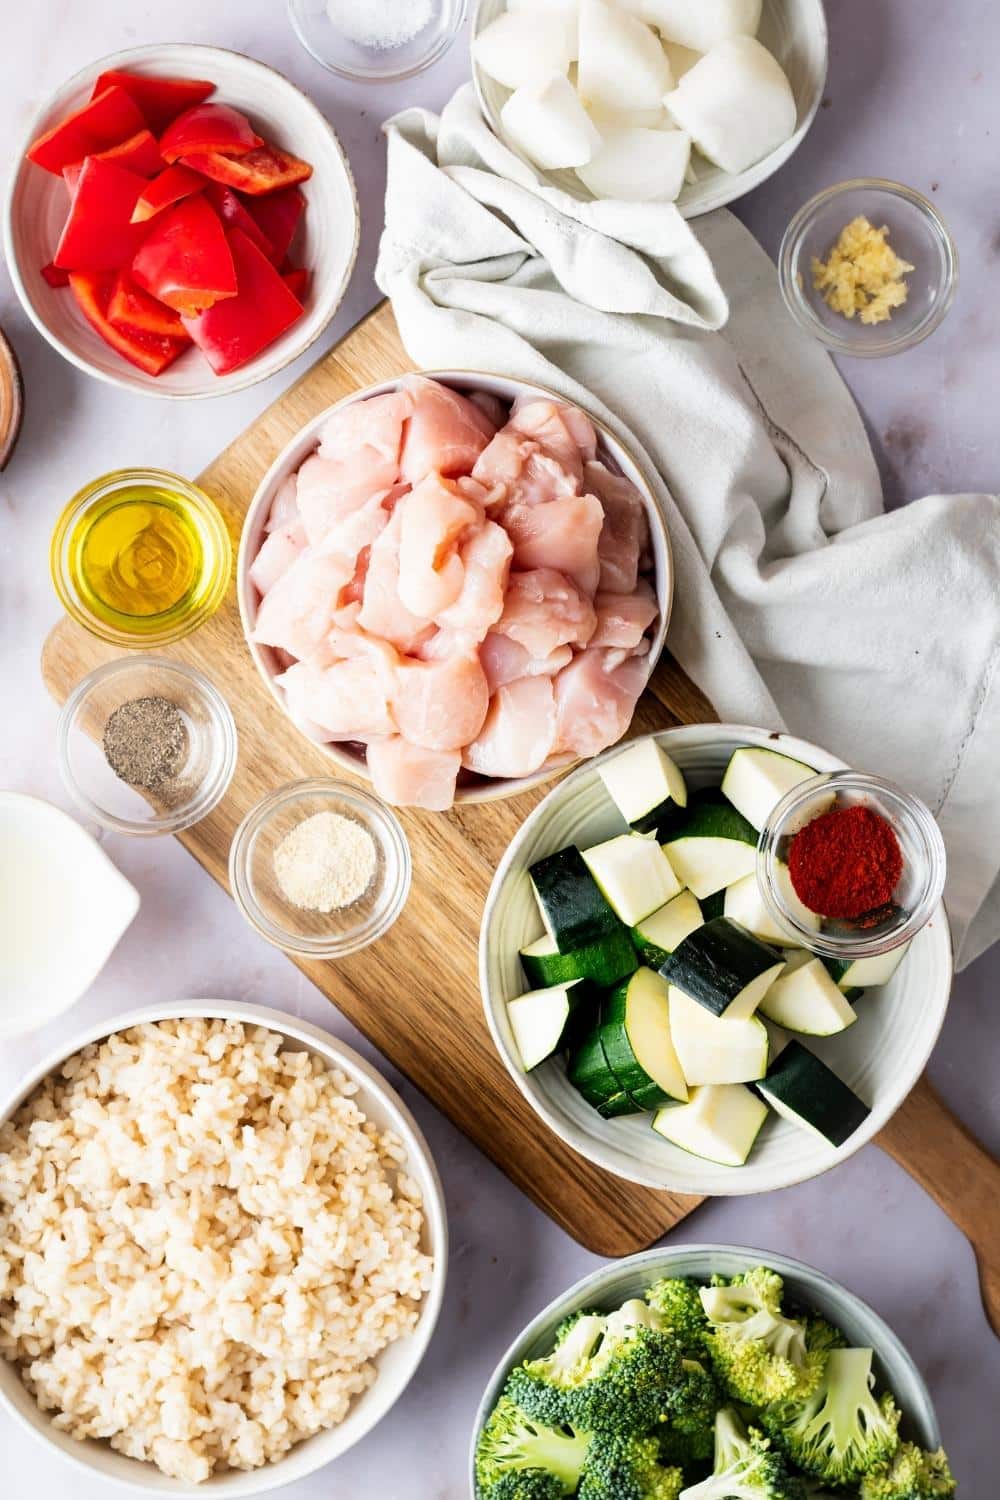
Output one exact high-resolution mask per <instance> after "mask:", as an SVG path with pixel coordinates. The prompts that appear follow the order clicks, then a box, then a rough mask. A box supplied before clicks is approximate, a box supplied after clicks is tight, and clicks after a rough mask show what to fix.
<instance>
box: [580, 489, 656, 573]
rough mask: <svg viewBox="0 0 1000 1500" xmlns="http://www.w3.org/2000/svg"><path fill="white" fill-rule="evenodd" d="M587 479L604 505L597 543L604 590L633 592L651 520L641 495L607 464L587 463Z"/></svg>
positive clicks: (647, 540) (593, 491)
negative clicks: (606, 465)
mask: <svg viewBox="0 0 1000 1500" xmlns="http://www.w3.org/2000/svg"><path fill="white" fill-rule="evenodd" d="M584 482H585V484H586V487H587V489H588V490H590V491H591V492H592V493H593V494H595V495H596V496H597V498H598V500H600V502H601V504H602V505H603V507H604V527H603V529H602V531H601V535H600V540H599V541H598V544H597V554H598V557H599V558H600V560H601V582H600V585H599V587H600V589H601V592H602V593H608V594H631V593H632V592H633V590H634V589H635V585H636V580H637V578H638V576H639V561H640V557H641V555H642V553H643V552H644V551H645V550H646V548H647V546H648V544H649V522H648V520H647V519H646V507H645V505H644V504H643V499H642V496H641V495H640V493H639V491H638V490H637V489H636V487H635V485H634V484H633V483H632V482H631V480H629V479H626V478H625V477H624V475H622V474H613V473H612V472H611V470H610V469H607V468H605V466H604V464H596V463H589V464H587V467H586V471H585V474H584Z"/></svg>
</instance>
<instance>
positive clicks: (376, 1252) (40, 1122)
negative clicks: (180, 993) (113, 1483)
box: [0, 1020, 432, 1482]
mask: <svg viewBox="0 0 1000 1500" xmlns="http://www.w3.org/2000/svg"><path fill="white" fill-rule="evenodd" d="M356 1091H357V1089H356V1085H355V1084H353V1083H352V1082H351V1081H350V1079H348V1078H347V1077H345V1075H344V1074H342V1073H340V1072H338V1071H336V1070H334V1069H331V1068H329V1067H328V1066H327V1065H326V1064H325V1063H324V1062H323V1061H322V1060H321V1059H320V1058H317V1057H314V1056H313V1055H312V1054H310V1053H308V1052H303V1051H292V1050H290V1049H289V1048H288V1046H287V1045H286V1044H285V1042H284V1039H283V1038H282V1037H280V1036H277V1035H275V1033H273V1032H271V1031H267V1030H265V1029H263V1028H260V1027H246V1028H245V1027H244V1026H243V1025H242V1024H241V1023H240V1022H238V1021H219V1020H211V1021H206V1020H183V1021H161V1022H159V1023H157V1024H155V1025H145V1026H136V1027H134V1028H132V1029H131V1030H129V1031H123V1032H119V1033H118V1034H116V1035H114V1036H110V1037H108V1038H106V1040H104V1041H102V1042H99V1043H95V1044H92V1045H91V1046H89V1047H85V1048H84V1049H83V1051H82V1052H79V1053H77V1054H76V1055H75V1056H73V1057H71V1058H70V1059H69V1060H68V1061H67V1062H66V1063H64V1064H63V1066H62V1067H61V1068H60V1069H59V1071H58V1072H57V1073H55V1074H52V1075H50V1076H49V1077H48V1078H47V1079H46V1080H45V1082H44V1083H43V1084H42V1085H41V1087H40V1088H39V1089H38V1090H37V1091H36V1092H35V1093H34V1094H33V1095H32V1097H31V1098H30V1099H29V1100H28V1101H27V1102H26V1103H25V1104H24V1105H22V1106H21V1108H20V1109H19V1110H18V1112H17V1114H16V1115H15V1116H14V1118H13V1120H11V1121H9V1122H8V1123H7V1124H6V1125H4V1126H2V1127H0V1353H2V1354H3V1355H4V1356H5V1357H6V1358H7V1359H8V1360H12V1361H13V1362H14V1363H15V1364H16V1365H17V1366H18V1368H19V1370H20V1373H21V1378H22V1379H23V1381H24V1383H25V1385H26V1386H27V1387H28V1389H29V1390H30V1391H31V1392H32V1393H33V1394H34V1396H35V1398H36V1400H37V1401H38V1404H39V1406H40V1407H42V1408H43V1410H46V1411H51V1412H53V1413H54V1414H55V1415H54V1419H53V1420H54V1422H55V1425H56V1426H57V1427H59V1428H61V1429H62V1430H63V1431H65V1432H68V1433H71V1434H72V1435H73V1436H74V1437H76V1438H80V1439H83V1438H104V1439H106V1440H107V1441H108V1442H109V1443H110V1444H111V1446H112V1447H113V1448H116V1449H117V1450H118V1451H119V1452H120V1453H125V1454H128V1455H130V1456H131V1457H133V1458H138V1459H145V1460H149V1461H152V1462H153V1463H155V1464H158V1465H159V1467H160V1468H161V1469H162V1470H163V1471H164V1473H166V1474H171V1475H174V1476H176V1477H177V1478H180V1479H184V1480H186V1481H188V1482H198V1481H201V1480H204V1479H206V1478H207V1477H208V1476H209V1475H210V1474H211V1473H212V1472H213V1470H215V1469H224V1468H227V1467H231V1468H237V1469H252V1468H256V1467H257V1466H258V1465H261V1464H266V1463H273V1462H274V1461H275V1460H277V1459H280V1458H281V1457H282V1455H283V1454H285V1453H287V1452H288V1450H289V1448H291V1447H292V1446H293V1444H295V1443H298V1442H301V1440H302V1439H303V1438H306V1437H309V1436H310V1435H311V1434H312V1433H315V1432H319V1431H320V1430H321V1429H323V1428H329V1427H334V1426H336V1424H337V1423H338V1422H340V1421H342V1420H343V1418H344V1416H345V1415H346V1413H347V1411H348V1409H349V1408H350V1405H351V1402H352V1400H353V1399H354V1397H356V1396H357V1395H359V1394H360V1392H362V1391H364V1390H366V1389H367V1388H368V1387H369V1386H370V1385H371V1384H372V1382H373V1381H374V1380H375V1377H376V1366H375V1363H374V1361H375V1357H376V1355H378V1353H379V1352H380V1350H382V1349H384V1348H385V1347H386V1345H387V1344H390V1343H392V1342H393V1341H394V1340H395V1339H398V1338H401V1337H403V1336H405V1335H406V1334H408V1333H410V1332H411V1331H412V1330H413V1328H414V1326H415V1324H416V1322H417V1319H418V1316H419V1303H420V1300H421V1297H422V1296H423V1295H424V1293H425V1292H426V1291H427V1289H428V1287H429V1285H430V1279H431V1269H432V1266H431V1259H430V1257H429V1256H427V1255H425V1254H423V1253H422V1252H421V1250H420V1236H421V1227H422V1220H423V1215H422V1211H421V1199H420V1193H419V1190H418V1188H417V1186H416V1184H415V1183H414V1182H413V1181H412V1180H411V1179H410V1178H408V1177H407V1176H406V1175H405V1173H404V1172H403V1171H402V1170H401V1165H402V1163H403V1161H404V1151H403V1147H402V1144H401V1142H400V1141H399V1139H398V1138H397V1137H395V1136H393V1135H391V1134H380V1133H379V1131H378V1129H377V1127H376V1126H375V1125H373V1124H372V1123H371V1122H370V1121H368V1120H366V1119H365V1117H364V1115H363V1114H362V1113H361V1111H360V1109H359V1108H358V1106H357V1104H356V1103H355V1102H354V1100H353V1099H352V1097H351V1096H352V1095H353V1094H354V1093H356Z"/></svg>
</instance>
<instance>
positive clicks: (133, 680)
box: [56, 656, 237, 837]
mask: <svg viewBox="0 0 1000 1500" xmlns="http://www.w3.org/2000/svg"><path fill="white" fill-rule="evenodd" d="M135 698H166V699H167V701H168V702H170V703H172V704H173V705H174V706H175V707H176V708H177V709H178V710H179V712H180V715H181V718H182V719H183V721H184V728H185V730H186V739H185V747H184V751H183V755H184V759H183V762H182V763H181V764H180V765H179V766H178V768H177V771H176V773H175V774H174V775H173V776H172V777H171V780H170V781H169V782H168V783H167V785H166V786H165V787H163V789H162V790H160V791H158V792H157V791H150V790H147V791H142V790H140V789H139V788H138V787H134V786H130V785H129V783H128V782H127V781H123V780H122V779H121V778H120V777H119V776H118V775H116V773H115V772H114V771H113V770H112V768H111V766H110V764H109V763H108V760H107V758H106V757H105V754H104V750H103V748H102V740H103V737H104V730H105V726H106V724H107V722H108V719H109V718H110V717H111V715H112V714H113V713H114V712H115V710H116V709H118V708H120V707H121V706H122V705H123V704H125V703H129V702H131V701H132V700H133V699H135ZM56 734H57V740H58V757H59V769H60V771H61V773H62V778H63V781H64V783H65V785H66V790H67V791H68V792H69V794H70V796H71V797H72V798H73V800H74V802H75V803H76V804H77V806H78V807H80V808H81V809H82V811H83V812H85V813H86V814H87V816H88V817H90V818H93V819H94V821H95V822H97V823H100V824H102V825H103V826H104V827H105V828H111V829H114V831H115V832H116V833H132V834H138V835H140V836H146V837H149V836H152V835H155V834H161V833H180V832H181V831H182V830H183V829H185V828H190V827H191V826H192V824H194V823H198V822H200V821H201V819H202V818H204V817H206V816H207V815H208V813H210V812H211V811H212V809H213V807H215V806H216V805H217V804H218V803H219V801H220V800H221V799H222V797H223V796H224V794H225V791H226V788H227V787H228V786H229V783H230V781H231V780H232V776H233V771H234V770H235V769H236V749H237V741H236V724H235V722H234V720H233V716H232V713H231V712H230V710H229V705H228V704H227V703H226V701H225V699H224V698H223V697H222V695H221V693H220V692H219V691H218V689H217V688H215V687H214V686H213V685H212V683H211V682H209V680H208V678H207V677H203V676H202V674H201V673H200V672H197V671H195V669H194V667H188V666H185V665H184V664H183V663H182V662H179V661H167V660H166V659H165V658H162V657H158V656H125V657H121V658H120V659H118V660H117V661H110V662H107V663H105V665H104V666H103V667H98V668H97V670H96V671H94V672H91V673H90V674H89V676H87V677H85V678H84V679H83V681H82V682H80V683H78V684H77V686H76V687H75V688H74V689H73V691H72V693H71V694H70V695H69V697H68V698H67V699H66V702H65V704H64V705H63V709H62V713H61V714H60V715H59V724H58V728H57V731H56Z"/></svg>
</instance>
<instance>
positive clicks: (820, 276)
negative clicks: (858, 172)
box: [778, 177, 958, 359]
mask: <svg viewBox="0 0 1000 1500" xmlns="http://www.w3.org/2000/svg"><path fill="white" fill-rule="evenodd" d="M778 275H779V280H780V284H781V291H782V295H783V297H784V299H785V303H786V305H787V307H788V309H789V311H790V312H791V314H792V316H793V317H794V318H795V320H796V322H797V323H798V324H799V325H800V327H802V328H804V329H805V331H806V332H807V333H811V334H812V335H813V337H814V338H817V339H819V340H820V342H821V343H823V344H825V345H826V346H827V348H829V349H832V350H833V351H834V352H835V353H838V354H850V355H855V356H857V357H860V358H862V359H875V358H879V357H880V356H882V355H886V354H900V353H902V351H903V350H904V349H911V348H912V347H913V346H914V345H915V344H919V343H920V342H921V341H922V340H923V339H925V338H928V337H929V335H930V334H932V333H933V332H934V330H935V328H937V327H938V326H939V324H940V323H941V321H942V319H943V318H944V316H945V314H946V313H947V311H948V309H949V307H950V306H951V303H952V300H953V298H954V296H955V291H956V289H957V286H958V251H957V250H956V248H955V243H954V241H953V240H952V237H951V235H950V234H949V232H948V229H947V227H946V226H945V223H944V221H943V220H942V218H941V216H940V214H939V213H938V211H937V209H936V208H935V207H934V205H933V204H932V203H931V202H930V201H929V200H928V199H927V198H925V197H924V196H923V195H922V194H921V193H918V192H915V191H914V189H913V188H908V187H904V186H903V185H902V183H898V182H888V181H886V180H884V179H883V178H877V177H865V178H858V179H856V180H854V181H851V182H841V183H838V184H837V186H836V187H831V188H827V189H825V191H823V192H822V193H817V195H816V197H815V198H811V199H810V201H809V202H808V203H807V204H805V206H804V207H803V208H800V209H799V211H798V213H797V214H796V215H795V217H794V219H793V220H792V222H791V223H790V224H789V226H788V228H787V230H786V231H785V236H784V239H783V240H782V242H781V250H780V253H779V256H778Z"/></svg>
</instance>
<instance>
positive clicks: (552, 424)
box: [509, 396, 597, 488]
mask: <svg viewBox="0 0 1000 1500" xmlns="http://www.w3.org/2000/svg"><path fill="white" fill-rule="evenodd" d="M509 426H510V427H512V428H513V430H514V431H515V432H523V433H524V435H525V437H529V438H534V440H535V442H536V443H538V445H539V446H540V447H541V448H544V450H545V452H546V453H548V454H550V455H551V456H552V457H553V458H554V459H556V460H557V461H558V462H559V463H560V464H561V465H562V467H563V468H564V469H565V470H566V471H567V473H569V474H573V475H574V476H575V478H576V481H577V488H579V485H580V482H581V481H582V479H583V464H584V461H585V460H587V459H592V458H593V457H594V455H595V454H596V452H597V434H596V433H595V431H594V426H593V423H592V422H591V420H590V418H589V417H588V416H587V415H586V413H585V412H582V411H581V410H580V408H579V407H578V406H567V405H565V404H564V403H563V402H561V401H552V400H549V399H548V398H546V397H538V396H526V397H524V399H523V400H522V399H521V397H520V396H519V397H518V399H517V400H516V401H515V402H514V406H513V409H512V411H511V414H510V423H509Z"/></svg>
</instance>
